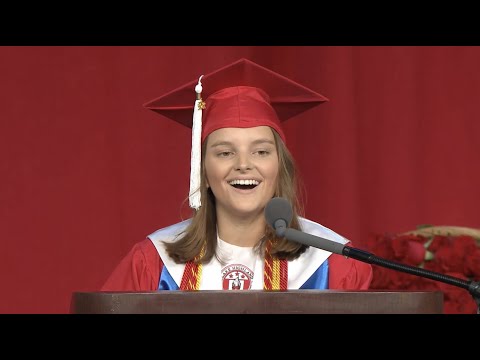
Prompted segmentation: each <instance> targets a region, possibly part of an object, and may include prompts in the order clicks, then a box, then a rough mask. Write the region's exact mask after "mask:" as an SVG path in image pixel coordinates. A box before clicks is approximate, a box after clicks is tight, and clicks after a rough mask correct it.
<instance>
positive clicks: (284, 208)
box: [265, 197, 293, 229]
mask: <svg viewBox="0 0 480 360" xmlns="http://www.w3.org/2000/svg"><path fill="white" fill-rule="evenodd" d="M292 218H293V210H292V206H291V205H290V203H289V202H288V200H287V199H285V198H281V197H274V198H272V199H271V200H270V201H269V202H268V203H267V206H265V219H266V220H267V223H268V224H269V225H270V226H271V227H272V228H273V229H275V222H276V221H277V220H284V221H285V223H286V226H287V227H288V226H289V225H290V221H292Z"/></svg>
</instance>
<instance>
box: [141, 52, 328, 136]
mask: <svg viewBox="0 0 480 360" xmlns="http://www.w3.org/2000/svg"><path fill="white" fill-rule="evenodd" d="M197 83H198V79H196V80H193V81H191V82H189V83H187V84H185V85H183V86H180V87H179V88H177V89H175V90H173V91H170V92H168V93H167V94H165V95H162V96H160V97H158V98H156V99H154V100H151V101H149V102H147V103H145V104H144V107H146V108H147V109H150V110H153V111H155V112H157V113H159V114H161V115H164V116H166V117H167V118H169V119H171V120H174V121H176V122H178V123H180V124H182V125H185V126H187V127H192V114H193V110H194V102H195V101H194V100H195V93H194V89H195V86H196V85H197ZM201 83H202V86H203V91H202V94H201V95H202V99H203V101H204V102H205V105H206V107H205V109H204V110H203V126H202V127H203V131H202V141H203V140H204V139H205V138H206V136H207V135H208V134H210V133H211V132H212V131H214V130H217V129H219V128H222V127H253V126H260V125H269V126H272V127H273V128H274V129H275V130H277V132H279V133H280V135H281V136H282V138H283V140H285V136H284V134H283V130H282V128H281V125H280V123H281V122H283V121H285V120H288V119H290V118H292V117H294V116H296V115H298V114H300V113H302V112H304V111H306V110H308V109H310V108H312V107H314V106H316V105H319V104H321V103H323V102H325V101H328V99H327V98H326V97H325V96H323V95H321V94H319V93H317V92H315V91H313V90H310V89H308V88H306V87H305V86H303V85H301V84H298V83H297V82H295V81H293V80H290V79H288V78H286V77H285V76H283V75H280V74H278V73H276V72H273V71H272V70H269V69H267V68H265V67H262V66H260V65H258V64H256V63H254V62H252V61H250V60H247V59H240V60H237V61H235V62H233V63H231V64H229V65H226V66H224V67H222V68H220V69H218V70H215V71H213V72H211V73H209V74H206V75H204V76H202V78H201ZM246 87H249V88H246ZM262 90H263V91H262ZM272 108H273V110H275V111H272Z"/></svg>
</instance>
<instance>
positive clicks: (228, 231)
mask: <svg viewBox="0 0 480 360" xmlns="http://www.w3.org/2000/svg"><path fill="white" fill-rule="evenodd" d="M217 231H218V236H219V237H220V239H222V240H223V241H225V242H227V243H229V244H232V245H236V246H243V247H253V246H255V245H256V244H257V243H258V242H259V241H260V240H261V239H262V237H263V236H264V235H265V220H264V219H263V217H261V216H255V217H248V218H239V217H232V216H229V215H228V214H222V213H220V214H219V213H217Z"/></svg>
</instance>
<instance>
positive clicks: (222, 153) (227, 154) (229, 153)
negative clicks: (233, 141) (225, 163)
mask: <svg viewBox="0 0 480 360" xmlns="http://www.w3.org/2000/svg"><path fill="white" fill-rule="evenodd" d="M231 154H233V152H231V151H222V152H219V153H218V156H220V157H228V156H230V155H231Z"/></svg>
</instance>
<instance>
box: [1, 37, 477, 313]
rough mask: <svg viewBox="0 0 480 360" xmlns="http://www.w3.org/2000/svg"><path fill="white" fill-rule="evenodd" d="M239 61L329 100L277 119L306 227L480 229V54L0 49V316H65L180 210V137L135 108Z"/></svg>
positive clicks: (185, 136) (358, 240)
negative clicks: (302, 197)
mask: <svg viewBox="0 0 480 360" xmlns="http://www.w3.org/2000/svg"><path fill="white" fill-rule="evenodd" d="M241 57H247V58H249V59H250V60H252V61H255V62H257V63H259V64H261V65H263V66H266V67H268V68H271V69H273V70H274V71H277V72H279V73H281V74H284V75H285V76H287V77H289V78H291V79H294V80H296V81H298V82H300V83H302V84H304V85H305V86H307V87H310V88H312V89H314V90H316V91H318V92H320V93H321V94H323V95H325V96H326V97H328V98H329V99H330V101H329V102H328V103H325V104H322V105H320V106H319V107H317V108H315V109H313V110H310V111H308V112H307V113H304V114H302V115H301V116H299V117H298V118H296V119H292V120H289V121H287V123H286V134H287V142H288V145H289V147H290V149H291V151H292V152H293V154H294V155H295V157H296V159H297V162H298V165H299V168H300V172H301V174H302V175H303V178H304V183H305V189H306V192H307V204H306V215H307V217H309V218H311V219H313V220H315V221H318V222H321V223H322V224H324V225H326V226H327V227H330V228H332V229H334V230H335V231H337V232H339V233H341V234H342V235H344V236H346V237H347V238H349V239H351V240H352V241H354V244H355V245H356V246H357V247H362V246H363V244H365V242H366V238H367V237H368V236H369V234H372V233H381V232H403V231H407V230H412V229H415V228H416V226H417V225H420V224H434V225H456V226H466V227H477V228H479V227H480V217H479V216H478V209H477V207H478V205H479V203H480V187H479V184H480V168H479V165H478V164H479V159H478V154H479V134H480V110H479V103H480V68H479V64H480V48H479V47H434V46H431V47H423V46H418V47H402V46H391V47H384V46H377V47H361V46H354V47H349V46H341V47H335V46H333V47H330V46H326V47H323V46H295V47H282V46H271V47H270V46H266V47H262V46H251V47H236V46H228V47H227V46H218V47H204V46H192V47H190V46H188V47H182V46H174V47H168V46H165V47H162V46H159V47H141V46H136V47H122V46H119V47H114V46H112V47H108V46H105V47H104V46H95V47H80V46H78V47H77V46H70V47H69V46H66V47H64V46H55V47H46V46H45V47H43V46H39V47H0V140H1V141H0V156H1V159H0V174H1V177H0V181H1V187H0V229H1V242H2V251H1V252H0V283H1V284H2V295H1V296H0V313H68V312H69V305H70V299H71V294H72V292H74V291H95V290H98V289H99V287H100V286H101V284H102V283H103V282H104V281H105V279H106V278H107V276H108V275H109V273H110V272H111V270H112V269H113V268H114V266H115V265H116V264H117V263H118V261H119V260H120V259H121V257H122V256H123V255H125V254H126V253H127V251H128V250H129V249H130V248H131V246H132V245H133V244H134V243H136V242H137V241H140V240H142V239H143V238H145V236H146V235H148V234H149V233H151V232H153V231H154V230H156V229H158V228H161V227H163V226H166V225H169V224H171V223H174V222H177V221H179V220H181V219H182V216H185V214H188V212H187V211H186V209H187V206H186V204H183V206H182V203H183V201H184V200H185V198H186V195H187V192H188V186H189V182H188V176H189V165H190V163H189V156H190V132H189V130H188V129H187V128H184V127H182V126H181V125H178V124H176V123H173V122H171V121H168V120H166V119H165V118H163V117H161V116H160V115H158V114H155V113H153V112H151V111H149V110H146V109H144V108H143V107H142V105H143V103H145V102H146V101H148V100H151V99H153V98H155V97H157V96H159V95H161V94H163V93H165V92H167V91H169V90H172V89H174V88H176V87H177V86H180V85H183V84H184V83H186V82H188V81H190V80H193V79H196V78H198V76H199V75H201V74H204V73H208V72H210V71H212V70H215V69H217V68H218V67H221V66H223V65H226V64H228V63H230V62H233V61H235V60H237V59H239V58H241ZM192 91H193V89H192ZM192 94H193V93H192ZM193 99H194V98H193V97H192V101H193Z"/></svg>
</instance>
